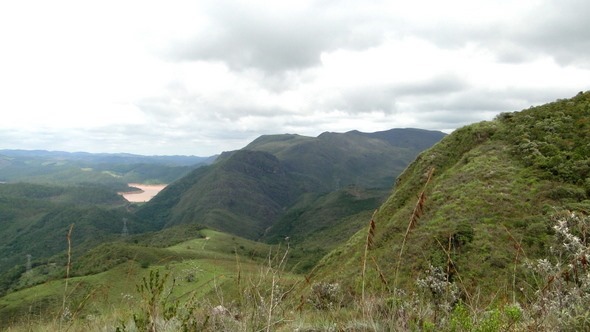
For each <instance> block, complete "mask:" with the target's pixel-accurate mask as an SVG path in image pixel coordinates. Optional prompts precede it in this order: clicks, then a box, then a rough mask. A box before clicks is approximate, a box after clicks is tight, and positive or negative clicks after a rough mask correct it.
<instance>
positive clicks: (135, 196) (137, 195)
mask: <svg viewBox="0 0 590 332" xmlns="http://www.w3.org/2000/svg"><path fill="white" fill-rule="evenodd" d="M129 186H130V187H135V188H139V189H141V191H134V192H130V193H119V194H120V195H121V196H123V197H124V198H125V199H126V200H128V201H129V202H132V203H141V202H147V201H149V200H150V199H152V197H154V196H156V195H157V194H158V193H159V192H160V191H162V189H164V188H166V185H165V184H157V185H148V184H141V183H129Z"/></svg>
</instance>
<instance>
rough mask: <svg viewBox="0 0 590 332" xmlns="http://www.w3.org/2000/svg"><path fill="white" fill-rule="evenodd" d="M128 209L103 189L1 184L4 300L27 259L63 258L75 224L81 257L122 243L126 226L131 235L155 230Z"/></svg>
mask: <svg viewBox="0 0 590 332" xmlns="http://www.w3.org/2000/svg"><path fill="white" fill-rule="evenodd" d="M125 204H126V201H125V200H124V199H123V198H121V197H120V196H119V195H117V194H116V193H114V192H112V191H110V190H107V189H105V188H101V187H99V186H69V187H62V186H48V185H36V184H25V183H17V184H0V225H1V226H2V227H1V228H0V252H2V257H1V259H0V294H2V293H3V292H4V291H6V289H8V288H10V287H12V285H13V283H14V281H15V278H18V276H19V275H20V274H22V273H23V272H24V271H25V265H26V261H27V255H31V265H32V266H36V265H37V264H41V263H43V264H46V263H47V259H48V258H49V257H51V256H53V255H56V254H58V253H63V251H64V250H65V249H66V248H67V241H66V234H67V232H68V229H69V227H70V225H71V224H74V225H75V226H74V227H75V228H74V232H75V233H74V234H75V238H74V243H75V246H76V250H77V251H80V252H83V251H84V250H87V249H89V248H91V247H93V246H95V245H98V244H100V243H101V242H103V241H106V240H110V239H113V238H118V237H121V233H122V230H123V226H124V220H125V222H126V224H127V228H128V232H129V233H130V234H135V233H141V232H146V231H150V230H154V226H152V225H149V224H147V223H145V222H142V221H140V220H139V219H138V218H137V217H136V216H135V215H133V214H132V213H130V212H128V211H127V210H126V209H125V208H124V206H125ZM59 263H60V264H61V263H63V261H60V262H59Z"/></svg>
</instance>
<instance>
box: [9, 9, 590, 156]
mask: <svg viewBox="0 0 590 332" xmlns="http://www.w3.org/2000/svg"><path fill="white" fill-rule="evenodd" d="M588 12H590V3H588V2H586V1H581V0H565V1H559V2H557V1H548V0H545V1H543V0H530V1H518V2H514V1H504V0H500V1H498V0H496V1H453V0H451V1H445V2H440V1H426V0H417V1H412V2H411V3H408V2H407V1H378V0H370V1H363V2H358V1H281V2H277V3H270V4H269V3H268V2H266V3H263V2H261V1H229V0H222V1H174V2H168V3H164V2H155V1H154V2H152V1H126V2H124V3H121V2H114V1H104V2H100V3H93V4H88V3H81V2H77V1H52V2H50V3H48V2H43V1H19V2H13V3H2V4H0V43H1V45H2V49H3V52H2V55H0V72H1V73H2V75H0V95H1V96H2V97H0V109H1V110H2V115H3V116H2V117H3V120H2V121H1V122H0V148H23V149H50V150H67V151H89V152H132V153H140V154H191V155H212V154H216V153H220V152H222V151H224V150H233V149H238V148H241V147H243V146H245V145H246V144H247V143H248V142H249V141H251V140H253V139H254V138H256V137H257V136H259V135H262V134H271V133H298V134H303V135H313V136H315V135H318V134H320V133H321V132H324V131H337V132H345V131H348V130H353V129H357V130H361V131H378V130H385V129H389V128H395V127H418V128H424V129H433V130H444V131H447V132H450V131H452V130H454V129H456V128H458V127H460V126H463V125H466V124H469V123H472V122H477V121H481V120H488V119H491V118H493V117H494V116H495V115H496V114H498V113H500V112H506V111H517V110H521V109H523V108H527V107H529V106H531V105H538V104H542V103H546V102H549V101H553V100H555V99H557V98H566V97H570V96H573V95H575V94H576V93H577V92H578V91H582V90H588V89H589V80H588V77H590V21H589V20H587V18H586V17H585V16H586V15H585V14H586V13H588Z"/></svg>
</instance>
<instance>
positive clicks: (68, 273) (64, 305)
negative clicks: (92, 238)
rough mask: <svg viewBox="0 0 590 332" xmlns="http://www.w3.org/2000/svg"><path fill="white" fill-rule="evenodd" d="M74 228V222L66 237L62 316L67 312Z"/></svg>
mask: <svg viewBox="0 0 590 332" xmlns="http://www.w3.org/2000/svg"><path fill="white" fill-rule="evenodd" d="M73 229H74V224H71V225H70V229H69V231H68V233H67V234H66V239H67V240H68V264H67V265H66V282H65V287H64V296H63V301H62V304H61V315H62V317H63V316H64V314H65V313H66V299H67V297H68V280H69V278H70V267H71V266H72V230H73ZM62 320H63V319H60V328H61V321H62Z"/></svg>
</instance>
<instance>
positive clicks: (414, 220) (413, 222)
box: [393, 167, 434, 288]
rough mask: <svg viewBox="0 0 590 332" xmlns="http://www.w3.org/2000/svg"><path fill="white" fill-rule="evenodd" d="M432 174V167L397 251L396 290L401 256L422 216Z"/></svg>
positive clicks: (394, 283)
mask: <svg viewBox="0 0 590 332" xmlns="http://www.w3.org/2000/svg"><path fill="white" fill-rule="evenodd" d="M433 174H434V167H432V168H430V170H429V171H428V177H427V178H426V183H424V187H423V188H422V191H421V192H420V195H418V201H417V202H416V206H414V211H412V215H411V216H410V221H409V222H408V228H407V229H406V234H404V239H403V240H402V245H401V248H400V250H399V255H398V258H397V266H396V268H395V277H394V282H393V285H394V288H397V277H398V274H399V269H400V267H401V261H402V255H403V253H404V249H405V246H406V242H407V240H408V236H409V235H410V232H411V231H412V229H414V228H415V227H416V226H417V225H418V219H420V217H422V215H423V214H424V204H425V203H426V194H425V193H424V192H425V191H426V187H427V186H428V184H429V183H430V180H431V179H432V175H433Z"/></svg>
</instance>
